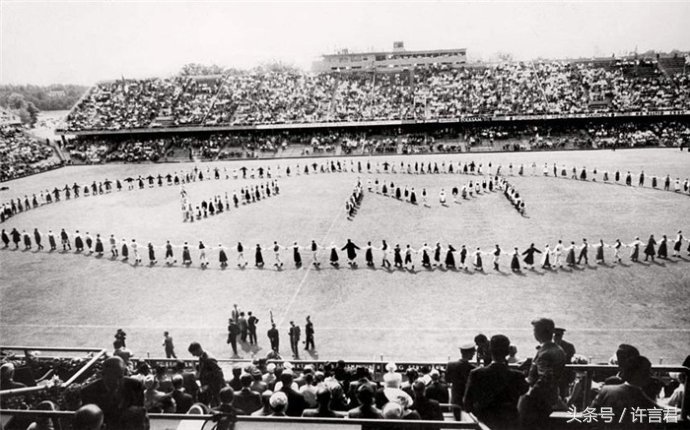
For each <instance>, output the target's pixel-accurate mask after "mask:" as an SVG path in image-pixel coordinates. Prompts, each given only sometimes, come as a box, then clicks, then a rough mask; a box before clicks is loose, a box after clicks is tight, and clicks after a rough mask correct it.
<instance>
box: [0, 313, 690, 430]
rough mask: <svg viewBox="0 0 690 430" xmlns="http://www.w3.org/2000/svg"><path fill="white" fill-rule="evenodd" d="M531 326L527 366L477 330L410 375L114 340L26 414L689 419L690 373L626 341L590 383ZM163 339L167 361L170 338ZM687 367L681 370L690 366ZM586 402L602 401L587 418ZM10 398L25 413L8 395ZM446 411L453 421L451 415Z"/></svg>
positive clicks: (567, 351) (562, 349)
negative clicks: (183, 356) (150, 351)
mask: <svg viewBox="0 0 690 430" xmlns="http://www.w3.org/2000/svg"><path fill="white" fill-rule="evenodd" d="M532 327H533V332H534V339H535V340H536V341H537V343H538V347H537V352H536V354H535V355H534V357H533V358H527V359H524V360H523V359H520V358H518V356H517V347H516V346H514V345H512V344H511V341H510V339H509V338H508V337H507V336H505V335H503V334H496V335H493V336H491V337H490V338H489V337H487V336H485V335H483V334H479V335H477V336H475V337H474V341H473V342H471V343H468V344H463V345H462V346H460V347H459V350H460V359H459V360H452V361H450V362H448V364H447V365H445V366H442V365H420V366H409V367H406V368H402V369H401V368H399V367H398V366H397V365H396V364H395V363H388V364H387V365H386V366H385V372H382V373H379V372H381V369H378V371H377V369H376V368H373V367H369V366H367V365H358V366H356V367H355V366H350V365H347V364H346V362H344V361H342V360H340V361H337V362H326V363H320V364H302V363H299V362H295V364H292V363H290V362H288V361H284V360H282V359H281V358H280V356H279V355H277V354H276V351H275V350H272V351H271V354H269V356H268V357H267V358H263V359H255V360H253V361H251V362H237V363H236V364H235V365H234V366H233V367H232V374H231V375H226V374H225V373H224V371H223V368H222V367H221V366H220V365H219V362H218V361H217V360H216V359H215V358H214V357H213V355H212V354H211V353H209V352H208V351H206V350H204V348H203V347H202V345H200V344H199V343H198V342H192V343H191V344H190V345H189V348H188V352H189V353H190V354H191V355H192V356H194V357H196V358H197V359H198V361H197V363H196V365H195V366H194V368H192V369H190V368H189V367H188V365H187V364H186V363H185V361H183V360H179V359H178V360H177V361H175V362H173V363H172V364H173V365H172V366H166V365H165V364H162V363H160V362H156V361H155V360H151V361H147V360H143V359H136V358H135V357H133V356H132V353H131V352H130V351H128V350H127V349H126V348H125V345H124V342H123V340H122V339H116V340H115V342H114V347H115V351H114V352H113V354H112V356H110V357H109V358H106V359H104V360H103V361H101V362H100V363H99V368H100V372H99V374H96V375H93V376H91V377H90V378H89V380H87V381H86V382H85V383H83V384H78V385H77V386H76V387H70V391H71V393H69V394H70V395H68V393H62V395H60V396H56V395H55V393H49V394H48V395H47V396H44V397H42V398H38V399H29V400H28V401H29V402H32V401H33V403H34V404H24V406H25V407H26V406H29V407H34V408H36V406H37V405H36V404H35V403H37V401H38V400H40V399H46V398H47V399H48V401H50V403H51V405H49V406H50V408H49V409H52V410H57V409H63V410H78V412H77V416H79V415H80V414H85V413H86V412H89V414H91V413H93V414H95V415H96V416H97V418H98V419H97V420H96V421H100V422H102V421H105V424H106V425H107V428H108V429H121V428H123V429H124V428H127V429H131V428H135V427H131V426H130V424H131V423H130V422H129V420H130V419H131V417H132V416H133V415H134V416H139V417H140V418H139V419H140V420H145V419H146V415H147V413H196V414H199V413H206V414H209V413H210V414H214V415H215V420H216V421H218V428H231V427H229V426H230V425H231V423H232V422H234V421H236V420H237V417H238V416H242V415H252V416H271V417H320V418H334V419H347V418H351V419H352V418H363V419H373V420H386V419H398V420H401V419H402V420H428V421H442V420H449V419H453V418H455V419H456V420H466V419H467V417H466V415H465V414H466V413H472V414H473V415H474V416H475V417H476V418H477V419H478V420H479V421H480V422H482V423H484V424H485V425H487V426H488V428H491V429H508V428H511V429H513V428H517V427H518V426H519V427H520V428H524V429H539V428H549V425H548V423H549V417H550V414H551V413H552V412H553V411H569V413H571V414H572V419H573V420H580V422H582V421H581V420H586V418H587V414H589V416H590V419H591V416H592V414H594V416H595V417H599V418H600V421H597V422H604V423H605V422H609V423H611V422H613V423H627V424H630V423H638V424H639V423H645V424H647V423H651V422H652V421H646V420H645V418H646V417H647V415H646V414H649V418H651V416H652V414H654V413H658V416H659V417H660V421H659V422H663V423H669V424H670V423H674V422H679V421H680V419H681V415H680V408H681V406H682V404H683V396H684V392H685V384H686V380H687V374H683V373H668V372H654V371H652V369H651V367H652V366H651V362H650V360H649V359H647V358H646V357H644V356H643V355H641V354H640V352H639V350H638V349H637V348H635V347H634V346H632V345H628V344H621V345H620V346H619V347H618V348H617V350H616V351H615V353H614V354H613V356H612V357H611V359H610V360H609V362H608V364H609V367H608V368H607V369H604V370H602V369H598V370H596V371H594V372H593V373H591V372H590V373H589V375H588V376H587V377H586V376H585V373H584V371H582V370H580V369H577V368H567V367H566V365H567V364H588V363H589V361H588V359H587V358H586V357H585V356H583V355H582V354H577V353H576V348H575V346H574V345H573V344H572V343H570V342H568V341H566V340H565V339H564V338H563V337H564V332H565V331H566V330H565V329H563V328H557V327H556V326H555V324H554V322H553V320H551V319H547V318H540V319H537V320H535V321H532ZM274 328H275V325H274ZM269 334H270V333H269ZM165 335H166V336H165V338H166V341H167V339H170V342H169V343H167V342H164V345H165V347H166V354H168V356H169V355H170V354H169V353H170V352H171V351H170V350H169V349H168V346H169V345H170V346H172V338H170V337H169V336H168V333H167V332H166V333H165ZM272 342H273V341H272ZM173 356H174V353H173ZM475 357H476V358H475ZM688 359H690V357H688ZM688 359H686V360H685V362H684V363H683V366H686V367H687V366H690V362H689V360H688ZM19 361H20V362H21V360H19ZM16 362H17V359H16V357H3V363H4V364H3V365H2V369H1V370H2V380H1V381H0V383H1V384H2V389H8V388H20V387H22V386H23V384H21V383H19V382H17V381H15V380H14V371H15V363H16ZM36 363H38V362H37V361H35V360H34V363H31V362H29V363H21V364H22V365H23V366H24V367H31V366H32V365H36ZM401 370H402V371H401ZM51 395H52V397H51ZM584 399H593V400H591V404H589V405H588V407H587V408H586V409H584V410H582V409H581V407H582V404H583V401H584ZM2 402H3V404H4V406H5V407H7V406H8V405H9V406H10V407H15V408H16V407H18V405H16V401H14V400H13V398H12V397H11V396H7V397H4V398H3V400H2ZM89 405H93V406H89ZM44 406H45V405H44ZM38 408H39V409H41V407H38ZM85 408H86V410H85ZM442 408H445V409H446V410H450V411H452V414H447V415H445V416H444V413H443V409H442ZM638 408H639V409H644V410H645V415H644V416H640V415H639V413H638V412H637V409H638ZM578 410H579V411H578ZM636 414H638V415H636ZM607 417H608V419H609V420H608V421H606V418H607ZM636 418H637V420H636ZM640 418H641V419H640ZM661 418H663V421H661ZM590 422H591V421H590ZM15 428H16V427H15ZM93 428H99V427H93ZM136 428H138V427H136ZM422 428H423V427H422Z"/></svg>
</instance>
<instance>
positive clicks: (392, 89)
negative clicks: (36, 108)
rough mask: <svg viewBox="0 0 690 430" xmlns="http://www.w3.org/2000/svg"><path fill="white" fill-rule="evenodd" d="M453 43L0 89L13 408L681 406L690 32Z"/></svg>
mask: <svg viewBox="0 0 690 430" xmlns="http://www.w3.org/2000/svg"><path fill="white" fill-rule="evenodd" d="M684 10H686V11H687V8H686V9H684ZM446 48H448V47H447V46H435V47H433V48H431V49H414V50H407V49H406V48H405V45H404V43H403V42H395V43H393V48H392V49H391V50H383V49H380V50H361V51H357V50H352V51H350V50H339V51H337V52H335V53H333V54H323V55H321V56H320V58H319V59H318V60H317V61H315V62H314V63H313V64H312V66H311V70H309V71H306V70H302V69H298V68H295V67H288V66H285V65H281V64H273V65H270V66H266V65H264V66H261V67H254V68H251V69H242V68H222V67H217V66H212V67H211V66H202V65H199V64H190V65H188V66H185V67H184V68H183V69H182V70H180V71H177V72H175V73H174V74H172V75H166V76H164V75H161V76H157V77H144V78H134V77H132V78H126V77H124V76H120V77H117V75H115V76H112V77H111V78H110V79H106V80H99V81H97V82H96V83H95V84H93V85H92V86H90V87H89V88H88V89H87V90H86V91H85V92H84V93H83V94H81V95H80V97H79V98H78V99H77V100H76V101H75V102H74V103H73V104H72V105H71V108H70V109H69V111H67V112H65V113H64V114H60V115H56V118H57V119H53V117H50V118H48V117H46V116H39V122H40V125H39V126H35V127H28V126H26V125H25V124H24V121H23V118H21V117H20V116H21V115H20V113H18V112H19V111H17V110H14V109H13V108H12V107H11V106H10V107H4V108H2V110H1V111H0V154H2V160H1V161H0V167H1V170H0V180H2V187H1V190H0V204H1V205H2V211H1V212H0V227H1V228H2V241H3V243H2V244H1V245H0V247H1V248H2V249H0V299H1V303H2V304H1V305H0V311H1V312H0V339H2V342H0V361H1V362H2V380H1V381H0V382H1V383H2V386H1V387H0V389H1V391H0V395H1V398H0V406H1V409H0V417H1V418H2V420H1V422H0V426H1V427H0V428H7V429H25V428H43V427H41V426H45V428H63V427H64V428H101V427H99V424H100V425H101V426H103V425H105V427H103V428H107V429H111V428H115V429H118V428H156V429H158V428H160V429H167V428H175V429H177V428H180V429H182V428H189V429H202V428H203V429H206V428H214V427H216V428H233V427H240V428H247V429H250V428H257V429H259V428H261V429H263V428H287V427H290V428H308V429H316V428H324V427H328V428H331V427H333V428H341V427H343V426H346V427H347V426H349V427H358V428H359V427H363V428H425V429H426V428H467V429H470V428H471V429H486V428H489V429H503V428H515V429H517V428H525V429H527V428H573V427H576V428H587V427H590V426H591V425H593V421H592V414H594V415H595V416H596V417H598V421H597V420H594V422H596V423H598V425H599V426H600V428H601V427H604V428H608V425H607V424H609V423H610V422H611V420H606V418H610V417H611V416H615V418H616V420H615V422H611V423H612V424H616V425H618V426H619V427H618V428H635V425H637V424H639V423H644V424H645V425H646V426H648V428H687V426H688V422H689V421H688V420H689V418H690V412H689V410H690V409H689V406H688V403H687V402H686V401H685V391H686V388H685V387H686V380H687V375H688V372H690V368H689V367H690V363H688V345H690V319H688V315H689V314H688V309H690V299H689V298H688V293H687V291H688V288H689V287H690V225H688V224H687V214H688V213H689V212H690V54H689V53H688V52H685V51H676V52H666V53H646V54H637V53H634V54H629V55H614V56H607V57H603V56H602V57H592V58H577V59H567V60H564V59H553V60H547V59H544V58H540V59H538V60H513V59H509V58H502V59H500V60H497V61H476V60H473V59H471V58H470V55H471V54H472V47H471V46H468V47H467V48H465V47H451V49H446ZM686 48H687V47H686ZM669 51H670V50H669ZM10 105H11V103H10ZM46 118H47V119H46ZM41 127H42V128H45V130H46V134H45V135H43V134H40V133H39V132H38V131H37V130H38V129H39V128H41ZM125 333H126V334H125ZM164 333H165V335H164ZM564 333H565V335H564ZM113 336H114V337H113ZM564 337H565V340H564V339H563V338H564ZM254 338H255V339H254ZM173 339H174V343H173ZM553 339H555V341H553ZM573 345H574V346H573ZM535 347H537V350H536V352H535V349H534V348H535ZM535 354H536V355H535ZM461 356H462V358H461ZM459 359H460V360H459ZM501 366H503V367H501ZM482 372H485V373H482ZM490 372H497V373H496V375H502V376H500V377H502V378H503V377H505V378H513V379H512V380H511V381H512V382H506V383H502V384H498V385H497V384H496V381H493V383H492V381H491V380H490V378H491V377H492V376H491V375H492V374H491V373H490ZM501 372H503V373H501ZM113 374H116V375H115V376H113ZM483 376H484V377H485V378H489V379H486V380H484V381H483V382H482V381H481V378H482V377H483ZM113 380H115V382H112V381H113ZM109 381H110V382H109ZM109 383H113V384H117V385H116V386H117V387H118V388H117V389H115V390H112V389H110V388H109V386H108V384H109ZM180 384H182V385H180ZM623 386H625V387H632V388H630V390H633V389H634V390H636V391H634V392H633V394H630V393H627V394H625V395H626V396H628V397H625V398H624V399H623V400H620V399H618V403H616V402H613V401H612V400H610V399H609V398H608V397H607V396H608V395H610V396H612V397H615V396H616V395H618V396H623V395H624V394H621V393H619V392H616V391H615V390H616V389H617V388H620V387H623ZM288 387H289V388H288ZM122 390H124V391H131V392H127V393H125V394H123V392H122ZM494 396H495V397H494ZM497 399H498V400H497ZM499 400H500V401H499ZM607 402H609V403H607ZM621 402H623V403H621ZM621 404H624V406H626V407H628V408H631V409H632V408H635V410H638V412H637V413H638V415H634V414H632V411H621V410H620V408H619V406H620V405H621ZM75 411H76V412H75ZM640 411H644V414H642V412H640ZM641 414H642V415H641ZM618 418H620V420H621V421H617V420H618ZM657 418H658V421H657ZM636 419H637V421H636ZM99 420H100V421H99ZM82 421H83V422H82ZM104 423H105V424H104ZM30 426H34V427H30ZM51 426H52V427H51ZM620 426H623V427H620Z"/></svg>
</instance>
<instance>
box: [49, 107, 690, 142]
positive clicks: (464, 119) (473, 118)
mask: <svg viewBox="0 0 690 430" xmlns="http://www.w3.org/2000/svg"><path fill="white" fill-rule="evenodd" d="M688 115H690V110H667V111H648V112H615V113H614V112H598V113H574V114H541V115H500V116H487V115H483V116H482V115H467V116H461V117H459V118H437V119H415V120H390V121H360V122H355V121H348V122H319V123H311V124H261V125H248V126H236V125H235V126H233V125H227V126H222V125H215V126H207V127H204V126H197V127H165V128H138V129H121V130H82V131H70V130H64V129H58V130H56V134H58V135H63V136H64V135H74V136H107V135H122V134H164V133H194V132H222V131H226V132H232V131H253V130H288V129H296V130H299V129H313V128H328V127H348V128H349V127H370V126H399V125H408V124H458V123H469V122H473V123H481V122H492V121H500V122H508V121H535V120H536V121H539V120H560V119H578V118H601V119H604V118H633V117H652V116H688Z"/></svg>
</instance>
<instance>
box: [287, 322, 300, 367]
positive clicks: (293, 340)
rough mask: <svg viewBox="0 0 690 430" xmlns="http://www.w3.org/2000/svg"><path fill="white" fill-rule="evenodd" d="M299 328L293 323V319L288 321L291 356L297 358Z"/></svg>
mask: <svg viewBox="0 0 690 430" xmlns="http://www.w3.org/2000/svg"><path fill="white" fill-rule="evenodd" d="M301 333H302V332H301V330H300V328H299V326H297V325H295V322H294V321H290V331H289V332H288V334H289V335H290V348H292V356H293V357H294V358H297V359H299V339H300V337H301Z"/></svg>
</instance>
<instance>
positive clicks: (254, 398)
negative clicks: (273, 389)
mask: <svg viewBox="0 0 690 430" xmlns="http://www.w3.org/2000/svg"><path fill="white" fill-rule="evenodd" d="M252 380H253V378H252V376H251V375H249V374H246V373H245V374H244V375H242V376H240V382H241V383H242V388H241V390H240V391H239V392H237V393H236V394H235V403H234V405H235V407H237V408H238V409H242V410H243V411H245V412H247V413H248V414H251V413H253V412H255V411H258V410H259V409H261V394H259V393H257V392H255V391H252V390H251V385H252Z"/></svg>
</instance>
